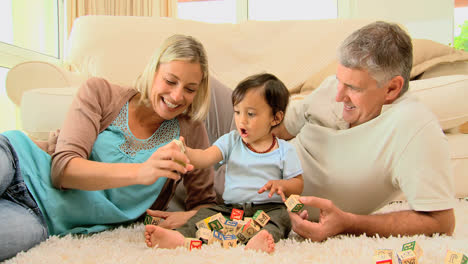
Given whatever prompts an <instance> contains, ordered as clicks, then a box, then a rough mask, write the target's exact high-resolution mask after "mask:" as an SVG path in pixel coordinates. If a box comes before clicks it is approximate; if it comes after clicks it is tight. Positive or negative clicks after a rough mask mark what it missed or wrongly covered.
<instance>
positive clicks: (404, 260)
mask: <svg viewBox="0 0 468 264" xmlns="http://www.w3.org/2000/svg"><path fill="white" fill-rule="evenodd" d="M397 257H398V263H400V264H418V258H417V257H416V254H415V253H414V251H413V250H405V251H401V252H398V253H397Z"/></svg>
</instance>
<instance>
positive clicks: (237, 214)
mask: <svg viewBox="0 0 468 264" xmlns="http://www.w3.org/2000/svg"><path fill="white" fill-rule="evenodd" d="M243 217H244V211H243V210H241V209H236V208H234V209H232V212H231V220H242V218H243Z"/></svg>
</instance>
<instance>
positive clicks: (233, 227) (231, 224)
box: [224, 220, 238, 233]
mask: <svg viewBox="0 0 468 264" xmlns="http://www.w3.org/2000/svg"><path fill="white" fill-rule="evenodd" d="M237 225H238V223H237V221H229V220H226V222H224V233H235V232H236V231H237Z"/></svg>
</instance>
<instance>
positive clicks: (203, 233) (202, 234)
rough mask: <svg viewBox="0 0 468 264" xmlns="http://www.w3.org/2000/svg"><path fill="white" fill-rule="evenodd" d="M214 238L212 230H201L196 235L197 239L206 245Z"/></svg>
mask: <svg viewBox="0 0 468 264" xmlns="http://www.w3.org/2000/svg"><path fill="white" fill-rule="evenodd" d="M212 236H213V233H212V232H211V230H209V229H207V228H200V229H198V230H197V232H196V233H195V237H196V238H198V239H200V240H201V241H202V242H205V243H208V241H209V240H210V238H211V237H212Z"/></svg>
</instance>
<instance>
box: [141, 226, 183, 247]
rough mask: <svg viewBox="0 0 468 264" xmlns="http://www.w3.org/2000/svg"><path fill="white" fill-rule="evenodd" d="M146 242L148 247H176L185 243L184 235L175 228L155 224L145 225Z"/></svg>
mask: <svg viewBox="0 0 468 264" xmlns="http://www.w3.org/2000/svg"><path fill="white" fill-rule="evenodd" d="M145 230H146V231H145V243H146V245H147V246H148V247H154V246H156V245H157V246H158V247H159V248H176V247H179V246H183V245H184V241H185V238H184V236H183V235H182V234H181V233H179V232H177V231H174V230H170V229H165V228H162V227H159V226H155V225H146V226H145Z"/></svg>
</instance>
